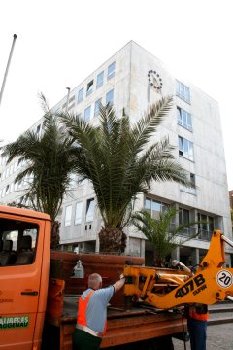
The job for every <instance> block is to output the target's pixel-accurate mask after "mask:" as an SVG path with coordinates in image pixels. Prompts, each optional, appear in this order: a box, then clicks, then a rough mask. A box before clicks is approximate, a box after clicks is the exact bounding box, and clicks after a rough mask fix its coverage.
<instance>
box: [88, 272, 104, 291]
mask: <svg viewBox="0 0 233 350" xmlns="http://www.w3.org/2000/svg"><path fill="white" fill-rule="evenodd" d="M101 283H102V277H101V276H100V275H99V274H98V273H92V274H91V275H89V276H88V288H92V289H98V288H99V287H100V284H101Z"/></svg>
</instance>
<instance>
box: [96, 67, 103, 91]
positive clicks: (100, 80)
mask: <svg viewBox="0 0 233 350" xmlns="http://www.w3.org/2000/svg"><path fill="white" fill-rule="evenodd" d="M103 84H104V71H103V72H101V73H99V74H98V75H97V79H96V88H99V87H101V86H103Z"/></svg>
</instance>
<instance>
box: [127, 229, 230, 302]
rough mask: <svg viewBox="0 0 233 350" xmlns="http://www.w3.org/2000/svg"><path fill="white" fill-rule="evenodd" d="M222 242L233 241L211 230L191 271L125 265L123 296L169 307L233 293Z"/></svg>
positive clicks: (227, 295) (211, 299) (220, 297)
mask: <svg viewBox="0 0 233 350" xmlns="http://www.w3.org/2000/svg"><path fill="white" fill-rule="evenodd" d="M224 243H227V244H229V245H230V246H231V247H233V242H232V241H230V240H229V239H228V238H227V237H225V236H224V235H223V234H222V233H221V231H220V230H215V231H214V233H213V235H212V239H211V242H210V247H209V250H208V253H207V254H206V256H205V257H204V259H203V260H202V262H201V263H200V264H199V266H198V268H197V270H196V272H195V274H190V273H188V272H187V271H182V270H174V269H165V268H157V267H142V266H129V265H126V266H125V268H124V275H125V276H126V283H125V287H124V294H125V296H132V297H134V298H136V299H137V300H142V301H144V302H145V303H148V304H150V305H153V306H154V307H156V308H158V309H171V308H174V307H176V306H179V305H182V304H189V303H202V304H214V303H215V302H217V301H218V300H224V299H226V298H228V297H229V298H231V297H232V296H233V268H226V267H224V266H223V265H224V263H225V252H224Z"/></svg>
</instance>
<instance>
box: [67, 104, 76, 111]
mask: <svg viewBox="0 0 233 350" xmlns="http://www.w3.org/2000/svg"><path fill="white" fill-rule="evenodd" d="M74 107H75V102H74V103H72V104H71V105H69V107H68V111H70V110H71V109H73V108H74Z"/></svg>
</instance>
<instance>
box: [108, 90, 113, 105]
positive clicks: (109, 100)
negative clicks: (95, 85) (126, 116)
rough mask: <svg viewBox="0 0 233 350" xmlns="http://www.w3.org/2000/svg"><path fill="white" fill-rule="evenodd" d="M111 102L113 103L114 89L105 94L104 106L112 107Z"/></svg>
mask: <svg viewBox="0 0 233 350" xmlns="http://www.w3.org/2000/svg"><path fill="white" fill-rule="evenodd" d="M113 101H114V89H112V90H110V91H108V92H107V94H106V104H109V105H113Z"/></svg>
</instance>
